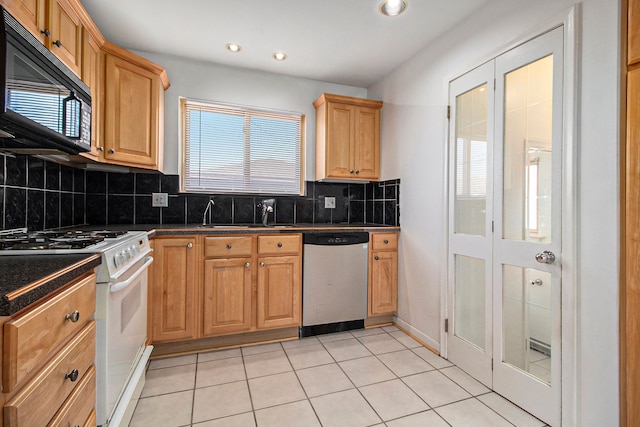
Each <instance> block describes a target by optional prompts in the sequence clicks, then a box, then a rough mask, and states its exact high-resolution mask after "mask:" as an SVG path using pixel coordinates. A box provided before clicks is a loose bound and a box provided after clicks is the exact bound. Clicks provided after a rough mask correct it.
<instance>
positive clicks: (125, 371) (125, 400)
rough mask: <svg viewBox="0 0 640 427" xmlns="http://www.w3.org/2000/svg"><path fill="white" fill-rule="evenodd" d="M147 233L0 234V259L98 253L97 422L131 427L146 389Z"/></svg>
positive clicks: (16, 232)
mask: <svg viewBox="0 0 640 427" xmlns="http://www.w3.org/2000/svg"><path fill="white" fill-rule="evenodd" d="M151 251H152V250H151V248H150V246H149V239H148V237H147V233H146V232H144V231H129V232H126V231H109V230H97V231H42V232H26V230H25V229H19V230H8V231H3V232H0V256H2V255H17V254H29V255H38V254H70V253H73V254H75V253H100V254H101V255H102V264H101V265H100V266H99V267H98V268H97V270H96V276H97V282H98V283H97V290H96V324H97V337H96V377H97V395H96V396H97V403H96V413H97V424H98V425H99V426H107V425H108V426H120V425H122V426H127V425H128V423H129V420H130V419H131V416H132V415H133V410H134V409H135V405H136V404H137V401H138V399H139V397H140V393H141V392H142V387H143V386H144V377H145V369H146V365H147V362H148V360H149V356H150V355H151V351H152V350H153V347H152V346H147V345H146V342H147V275H148V274H147V273H148V268H149V266H150V265H151V263H152V262H153V257H152V256H151Z"/></svg>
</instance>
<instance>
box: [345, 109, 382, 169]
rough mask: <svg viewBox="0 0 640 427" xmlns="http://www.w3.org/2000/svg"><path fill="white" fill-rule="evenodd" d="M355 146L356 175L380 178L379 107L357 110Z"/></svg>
mask: <svg viewBox="0 0 640 427" xmlns="http://www.w3.org/2000/svg"><path fill="white" fill-rule="evenodd" d="M353 146H354V147H353V167H354V168H355V177H356V178H360V179H371V180H378V179H379V178H380V110H379V109H377V108H367V107H358V108H357V109H356V110H355V136H354V143H353ZM352 176H353V175H352Z"/></svg>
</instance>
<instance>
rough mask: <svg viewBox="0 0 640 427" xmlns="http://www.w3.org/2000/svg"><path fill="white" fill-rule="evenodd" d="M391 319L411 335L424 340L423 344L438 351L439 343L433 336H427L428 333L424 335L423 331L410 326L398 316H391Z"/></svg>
mask: <svg viewBox="0 0 640 427" xmlns="http://www.w3.org/2000/svg"><path fill="white" fill-rule="evenodd" d="M393 321H394V323H396V324H397V325H398V326H400V327H401V328H402V329H404V330H405V331H407V332H409V333H410V334H411V335H413V336H414V337H416V338H418V339H419V340H420V341H422V342H424V343H425V344H427V345H428V346H429V347H431V348H432V349H434V350H436V351H438V352H440V343H439V342H437V341H435V340H434V339H433V338H431V337H429V336H428V335H425V334H424V333H422V332H421V331H419V330H418V329H416V328H414V327H413V326H411V325H410V324H408V323H407V322H405V321H404V320H402V319H401V318H399V317H398V316H393Z"/></svg>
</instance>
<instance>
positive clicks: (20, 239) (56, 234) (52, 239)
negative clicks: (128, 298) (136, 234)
mask: <svg viewBox="0 0 640 427" xmlns="http://www.w3.org/2000/svg"><path fill="white" fill-rule="evenodd" d="M126 233H127V232H126V231H113V230H99V231H33V232H26V231H23V230H20V231H9V232H7V233H5V234H0V251H3V250H4V251H11V250H27V251H28V250H47V249H84V248H88V247H91V246H93V245H96V244H98V243H100V242H102V241H104V240H105V239H117V238H118V237H120V236H122V235H124V234H126Z"/></svg>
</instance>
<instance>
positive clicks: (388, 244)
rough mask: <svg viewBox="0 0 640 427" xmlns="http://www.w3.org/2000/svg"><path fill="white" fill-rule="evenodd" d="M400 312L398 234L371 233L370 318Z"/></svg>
mask: <svg viewBox="0 0 640 427" xmlns="http://www.w3.org/2000/svg"><path fill="white" fill-rule="evenodd" d="M397 310H398V234H397V233H371V245H370V250H369V309H368V315H369V316H379V315H384V314H392V313H395V312H396V311H397Z"/></svg>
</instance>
